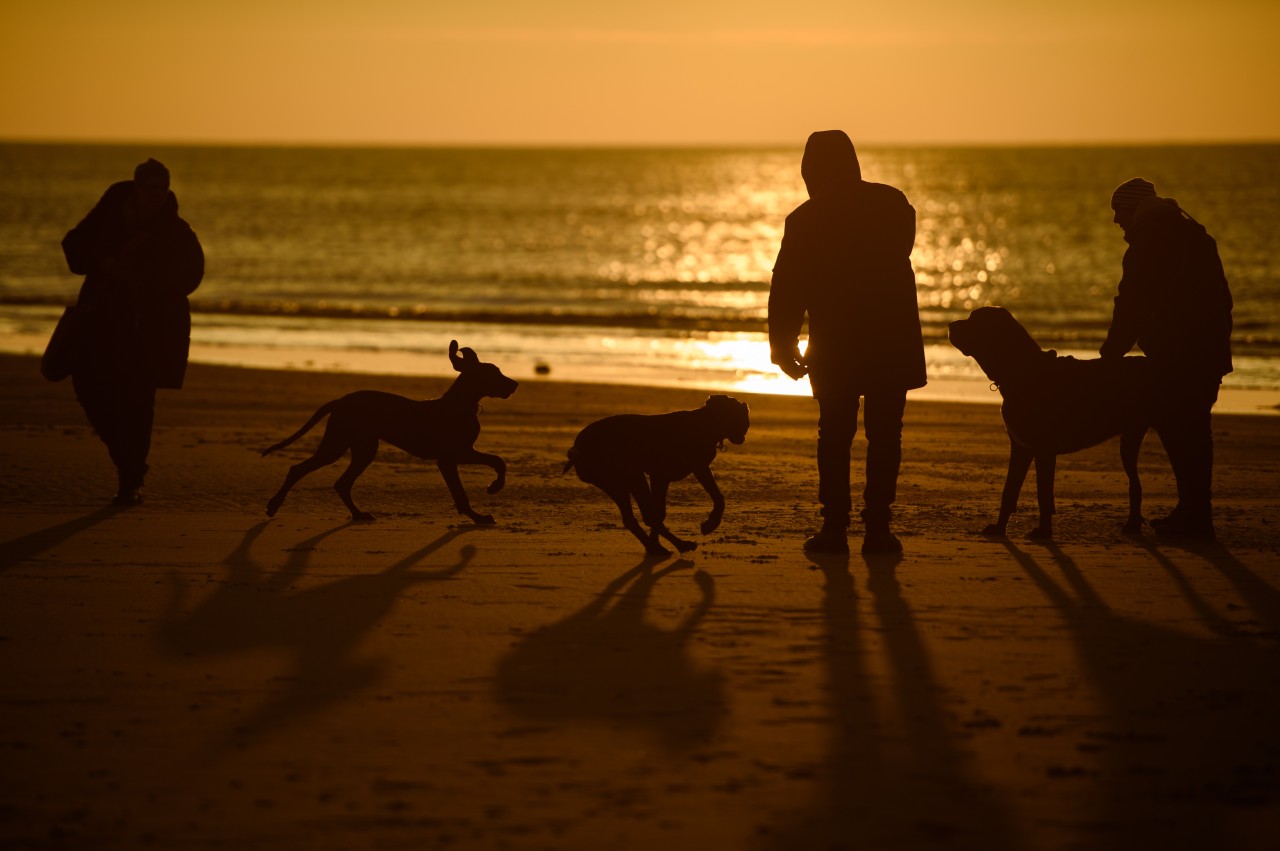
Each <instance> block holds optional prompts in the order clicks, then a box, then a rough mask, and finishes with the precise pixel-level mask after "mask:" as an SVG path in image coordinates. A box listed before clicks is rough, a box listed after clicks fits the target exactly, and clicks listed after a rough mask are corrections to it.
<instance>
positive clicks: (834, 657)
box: [764, 556, 1021, 851]
mask: <svg viewBox="0 0 1280 851" xmlns="http://www.w3.org/2000/svg"><path fill="white" fill-rule="evenodd" d="M809 558H810V561H812V562H813V563H814V565H815V566H816V567H817V568H818V570H820V571H821V572H822V575H823V578H824V579H825V584H824V586H823V591H824V596H823V616H824V619H825V621H826V632H825V647H824V652H823V655H824V657H825V662H826V667H827V692H828V695H827V696H828V703H829V709H830V715H831V739H830V744H829V746H828V749H827V756H826V761H825V762H824V764H823V765H822V766H821V767H820V768H819V770H818V773H817V774H818V777H819V779H820V783H821V788H822V793H821V798H820V801H819V802H818V804H816V805H815V806H814V808H813V809H811V810H807V811H804V812H803V813H802V814H801V815H800V816H799V817H798V818H795V819H792V820H790V821H789V822H788V823H787V824H785V825H784V826H783V827H781V828H779V829H777V830H775V831H773V832H772V833H771V835H770V836H769V837H768V840H767V841H766V842H765V843H764V847H766V848H769V849H776V851H784V849H794V848H823V849H867V848H875V849H915V848H933V847H937V848H965V849H983V851H1010V849H1015V848H1019V847H1021V846H1020V845H1019V844H1018V842H1017V840H1016V838H1015V836H1014V832H1013V830H1012V828H1011V826H1010V821H1009V817H1008V815H1007V813H1005V812H1004V810H1003V808H1002V807H1001V806H1000V805H999V803H998V802H997V801H996V799H995V797H994V794H993V792H992V791H991V790H990V789H989V788H986V787H984V786H982V785H981V783H980V782H979V781H978V780H977V778H975V776H974V774H973V771H972V769H971V767H970V764H969V763H970V760H969V757H968V756H967V755H966V753H965V749H964V746H963V742H962V739H961V736H960V735H959V734H958V733H957V732H956V730H955V729H954V722H953V721H952V720H951V719H949V717H948V715H947V713H946V711H945V709H944V707H943V703H942V699H941V698H942V688H941V686H940V685H939V683H938V681H937V678H936V676H935V675H934V672H933V663H932V661H931V660H930V657H929V653H928V650H927V648H926V647H925V643H924V640H923V636H922V634H921V631H920V627H919V624H918V623H917V621H916V617H915V614H914V612H913V611H912V609H911V607H910V605H909V604H908V603H907V601H906V599H905V598H904V597H903V596H902V593H901V587H900V585H899V583H898V579H897V575H896V568H897V566H898V564H899V562H900V561H901V556H871V557H865V559H864V561H865V564H866V567H867V590H868V591H869V592H870V595H871V604H872V608H873V610H874V612H875V616H876V622H875V623H874V624H870V623H860V621H859V613H858V591H857V588H856V585H855V582H854V578H853V576H852V574H851V573H850V572H849V562H848V557H847V556H810V557H809ZM873 632H874V633H878V634H879V635H880V636H881V638H882V640H883V645H884V653H885V657H886V659H887V662H888V665H887V672H886V674H887V682H885V681H884V680H883V679H881V680H880V681H879V682H877V677H876V675H875V673H874V672H873V668H874V666H870V665H869V664H868V662H869V658H870V654H871V652H872V651H871V649H870V648H869V646H868V645H869V644H870V642H868V640H867V639H868V638H869V637H870V636H871V635H872V634H873Z"/></svg>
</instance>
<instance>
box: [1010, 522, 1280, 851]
mask: <svg viewBox="0 0 1280 851" xmlns="http://www.w3.org/2000/svg"><path fill="white" fill-rule="evenodd" d="M1004 546H1005V547H1006V548H1007V549H1008V550H1009V552H1010V554H1011V555H1012V556H1013V557H1014V559H1015V560H1016V561H1017V563H1018V564H1019V566H1020V567H1021V568H1022V569H1023V571H1024V572H1025V573H1026V574H1027V576H1028V578H1030V579H1031V581H1032V582H1034V583H1035V585H1036V586H1037V587H1038V588H1039V589H1040V590H1041V591H1042V592H1043V593H1044V595H1045V596H1046V597H1047V598H1048V599H1049V600H1050V601H1051V602H1052V603H1053V604H1054V606H1055V607H1057V609H1058V610H1059V612H1060V614H1061V616H1062V618H1063V620H1064V621H1065V623H1066V624H1067V627H1068V629H1069V630H1070V632H1071V637H1072V640H1073V642H1074V643H1075V646H1076V652H1077V656H1078V658H1079V659H1080V663H1081V666H1082V669H1083V673H1084V676H1085V678H1086V681H1087V682H1088V684H1089V685H1090V686H1092V688H1093V689H1094V691H1095V692H1096V695H1097V699H1098V701H1099V702H1100V703H1101V710H1100V712H1099V713H1094V714H1100V715H1101V716H1102V717H1101V718H1100V719H1099V720H1098V721H1097V722H1096V723H1091V724H1089V725H1088V727H1087V728H1086V729H1085V730H1084V731H1083V737H1084V739H1085V741H1082V742H1081V746H1080V747H1081V750H1082V751H1083V752H1090V753H1096V754H1097V759H1098V763H1097V772H1096V783H1097V786H1098V787H1099V788H1098V790H1097V792H1096V794H1093V795H1091V796H1090V801H1089V804H1090V807H1089V811H1086V812H1081V813H1080V818H1079V821H1078V822H1076V823H1075V824H1073V825H1070V827H1071V828H1072V829H1074V830H1076V831H1078V832H1079V835H1080V841H1081V842H1082V843H1085V844H1087V845H1088V847H1091V848H1104V849H1105V848H1115V849H1121V848H1125V849H1127V848H1132V847H1134V846H1135V845H1138V844H1141V845H1143V846H1144V847H1145V846H1150V847H1179V848H1206V847H1214V848H1235V847H1247V843H1246V845H1245V846H1242V845H1240V844H1238V843H1240V842H1243V841H1244V839H1243V838H1242V837H1241V836H1239V835H1233V829H1235V828H1236V827H1237V826H1238V825H1239V824H1242V823H1243V822H1237V821H1236V819H1235V818H1234V817H1236V816H1242V815H1246V814H1247V812H1248V810H1249V809H1251V808H1253V807H1257V806H1261V805H1263V804H1266V803H1267V802H1269V801H1271V800H1273V799H1274V797H1275V795H1276V792H1277V782H1278V779H1277V777H1276V771H1275V762H1274V761H1275V755H1276V754H1280V732H1277V730H1276V728H1275V725H1274V708H1275V705H1276V703H1275V701H1276V697H1277V688H1278V682H1277V679H1276V676H1275V673H1274V672H1275V671H1276V670H1278V669H1280V664H1278V663H1280V654H1278V653H1277V651H1276V649H1275V647H1274V646H1273V645H1269V644H1264V643H1260V642H1256V641H1253V640H1250V639H1249V638H1247V637H1240V636H1239V635H1238V634H1237V635H1227V636H1222V635H1218V636H1211V637H1200V636H1197V635H1194V634H1190V633H1187V632H1184V631H1180V630H1174V629H1169V628H1166V627H1163V626H1158V625H1154V624H1150V623H1145V622H1142V621H1139V620H1135V619H1133V618H1131V617H1128V616H1124V615H1118V614H1116V613H1115V612H1114V611H1113V610H1112V609H1111V608H1110V607H1108V606H1107V605H1106V603H1105V601H1103V600H1102V598H1101V597H1100V596H1099V595H1098V594H1097V592H1096V591H1095V590H1094V588H1093V587H1092V586H1091V585H1090V583H1089V582H1088V580H1087V579H1086V578H1085V576H1084V574H1083V573H1082V572H1081V571H1080V569H1079V568H1078V566H1077V565H1076V564H1075V562H1074V561H1073V560H1072V559H1071V558H1069V557H1068V556H1066V555H1065V554H1064V553H1063V552H1062V551H1061V550H1059V549H1058V548H1057V547H1055V546H1052V545H1050V546H1048V547H1046V553H1047V555H1048V557H1049V558H1051V559H1052V561H1053V563H1054V566H1055V567H1056V568H1057V570H1058V571H1059V572H1060V574H1061V576H1062V582H1059V581H1057V580H1055V579H1054V578H1052V577H1051V576H1050V575H1049V572H1048V570H1046V569H1045V568H1044V567H1042V566H1041V565H1040V564H1039V563H1038V562H1037V560H1036V558H1035V557H1033V556H1031V555H1028V554H1027V553H1026V552H1024V551H1023V550H1021V549H1019V548H1018V547H1017V546H1015V545H1014V544H1012V543H1010V542H1007V541H1006V542H1004ZM1157 563H1159V564H1161V565H1162V566H1164V567H1165V568H1166V570H1168V569H1169V568H1170V567H1171V566H1172V563H1171V562H1170V561H1169V560H1168V559H1167V558H1163V557H1160V558H1157ZM1173 570H1174V573H1175V574H1176V575H1174V576H1173V579H1174V581H1175V583H1177V584H1178V585H1179V587H1180V590H1182V592H1183V594H1184V595H1185V594H1187V593H1193V592H1191V589H1190V585H1189V584H1187V583H1186V582H1185V578H1183V577H1182V576H1181V574H1180V572H1177V570H1176V567H1175V568H1174V569H1173ZM1064 584H1065V586H1066V587H1064ZM1191 606H1192V609H1193V610H1194V611H1196V612H1197V613H1198V614H1200V615H1201V617H1202V619H1204V620H1205V622H1206V624H1207V625H1208V626H1209V627H1210V628H1215V627H1217V628H1219V629H1223V628H1224V627H1225V626H1226V621H1225V620H1224V619H1223V618H1222V617H1220V616H1218V615H1216V614H1214V613H1212V609H1211V607H1210V606H1209V605H1208V604H1207V603H1206V602H1205V601H1203V600H1202V599H1201V600H1195V601H1191ZM1070 711H1071V710H1070V709H1066V708H1064V712H1070ZM1268 759H1269V760H1270V763H1267V760H1268ZM1268 765H1269V767H1268ZM1247 820H1248V819H1247V818H1246V819H1244V821H1247Z"/></svg>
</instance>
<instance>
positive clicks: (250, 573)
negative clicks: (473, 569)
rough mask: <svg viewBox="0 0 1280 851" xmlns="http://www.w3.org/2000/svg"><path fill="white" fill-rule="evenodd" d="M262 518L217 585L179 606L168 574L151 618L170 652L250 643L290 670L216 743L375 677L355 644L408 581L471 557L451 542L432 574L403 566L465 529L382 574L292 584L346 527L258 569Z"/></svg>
mask: <svg viewBox="0 0 1280 851" xmlns="http://www.w3.org/2000/svg"><path fill="white" fill-rule="evenodd" d="M268 523H269V521H264V522H263V523H259V524H257V525H256V526H254V527H253V528H251V529H250V530H249V531H248V532H247V533H246V534H245V536H244V539H243V540H242V541H241V543H240V544H239V546H237V547H236V549H235V550H234V551H233V552H232V553H231V555H230V556H228V558H227V559H226V562H225V564H226V566H227V577H226V579H225V580H224V581H223V582H222V583H220V584H219V585H218V587H217V589H216V590H215V591H214V592H213V593H212V594H210V595H209V596H207V597H205V598H204V599H203V600H201V601H200V602H199V603H198V604H197V605H196V606H195V607H194V608H192V609H190V610H186V607H185V605H184V604H185V600H186V596H187V587H186V585H185V583H184V582H183V581H182V579H181V577H178V576H176V575H175V576H174V577H173V583H174V586H173V593H172V595H171V597H170V600H169V602H168V604H167V609H166V612H165V613H164V615H163V616H162V617H161V619H160V626H159V629H158V638H159V640H160V643H161V644H162V645H163V646H164V647H165V648H166V649H167V650H169V651H170V652H172V653H175V654H180V655H184V656H192V657H208V656H220V655H230V654H237V653H244V652H247V651H251V650H259V649H280V650H284V651H285V652H286V653H287V654H288V655H289V657H290V668H289V670H288V672H287V673H286V674H284V675H282V676H279V677H275V678H273V682H279V683H281V684H282V685H281V688H280V690H279V691H278V692H276V693H274V694H271V695H269V696H268V697H267V698H266V699H265V700H263V701H262V703H261V704H260V705H259V706H258V707H257V708H256V709H255V710H253V711H252V712H251V713H250V714H249V715H248V716H247V717H246V718H245V719H244V721H243V722H242V723H241V724H239V725H237V727H236V729H235V730H234V731H233V733H231V734H229V735H228V741H226V742H224V747H230V746H232V745H234V744H237V743H238V744H243V743H245V742H246V741H247V740H254V739H258V738H262V737H264V736H266V735H268V734H269V733H271V732H273V731H275V730H278V729H280V728H283V727H286V726H288V725H289V724H290V723H294V722H296V721H298V720H300V719H302V718H304V717H306V716H311V715H315V714H316V713H318V712H321V711H323V710H324V709H325V708H326V707H329V706H332V705H335V704H337V703H340V702H341V701H343V700H346V699H348V698H350V697H351V696H353V695H355V694H356V693H358V692H360V691H361V690H364V689H367V688H368V687H370V686H371V685H373V684H374V683H375V682H377V681H378V680H379V679H380V678H381V676H382V675H383V671H384V667H385V666H384V663H383V662H382V660H379V659H376V658H368V657H360V656H358V655H356V649H357V648H358V647H359V646H360V644H361V642H362V640H363V639H364V638H365V636H366V635H368V634H369V632H370V631H371V630H372V629H373V628H374V627H375V626H376V625H377V624H378V623H379V622H380V621H382V620H383V618H385V617H386V615H387V614H388V613H389V612H390V611H391V609H392V607H393V606H394V605H395V603H396V601H397V600H399V599H400V597H401V596H402V595H403V594H404V592H405V591H406V590H407V589H409V588H410V587H412V586H414V585H417V584H420V583H423V582H434V581H441V580H447V579H450V578H452V577H454V576H456V575H457V574H458V573H459V572H460V571H461V570H462V569H463V568H464V567H466V565H467V564H468V563H469V562H470V561H471V560H472V558H473V557H474V556H475V548H474V547H472V546H470V545H467V546H464V547H462V548H461V550H460V552H459V554H458V561H457V562H456V563H455V564H453V565H451V566H449V567H444V568H440V569H438V570H433V571H429V572H428V571H418V570H414V569H413V568H414V567H415V566H416V565H417V564H418V563H419V562H421V561H423V560H425V559H426V558H428V557H430V556H431V555H432V554H434V553H436V552H438V551H440V550H442V549H444V548H445V547H446V546H447V545H448V544H449V543H450V542H452V541H453V540H454V539H455V538H457V537H458V536H459V535H462V534H465V533H466V532H467V531H469V529H468V528H459V529H453V530H450V531H449V532H447V533H446V534H444V535H442V536H441V537H439V538H437V539H436V540H435V541H433V542H431V543H429V544H427V545H426V546H424V547H422V548H421V549H419V550H417V551H416V552H414V553H411V554H410V555H408V556H406V557H405V558H403V559H401V560H400V561H398V562H396V563H395V564H393V565H391V566H390V567H388V568H386V569H385V570H383V571H381V572H378V573H372V574H359V575H354V576H348V577H345V578H343V579H339V580H336V581H333V582H325V583H323V584H320V585H317V586H314V587H311V588H307V589H305V590H301V591H298V590H294V588H293V584H294V582H295V581H296V580H297V579H298V578H300V577H301V576H302V575H303V574H304V573H305V571H306V567H307V562H308V560H309V558H310V554H311V552H312V551H314V549H315V548H316V547H317V546H318V545H319V544H320V542H321V541H323V540H324V539H325V538H327V537H329V536H330V535H333V534H334V533H336V532H339V531H341V530H343V529H345V528H347V527H348V526H350V525H351V523H350V522H348V523H345V524H343V525H341V526H337V527H335V528H333V529H329V530H326V531H324V532H321V533H319V534H317V535H314V536H312V537H311V538H308V539H306V540H305V541H302V542H301V543H299V544H297V545H296V546H294V547H292V548H290V550H289V557H288V559H287V560H286V563H285V564H284V565H283V566H282V568H281V569H280V570H279V571H276V572H274V573H268V572H266V571H265V570H264V569H263V568H262V567H261V566H260V565H259V564H258V563H257V561H256V560H255V559H254V557H253V555H252V552H251V551H252V547H253V544H254V542H255V541H256V540H257V539H258V537H259V536H260V535H261V534H262V532H263V530H264V529H265V528H266V526H267V525H268Z"/></svg>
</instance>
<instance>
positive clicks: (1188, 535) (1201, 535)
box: [1151, 503, 1218, 541]
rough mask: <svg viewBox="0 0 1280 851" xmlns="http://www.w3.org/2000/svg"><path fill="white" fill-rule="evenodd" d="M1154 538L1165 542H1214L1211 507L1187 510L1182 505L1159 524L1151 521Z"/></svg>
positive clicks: (1204, 506)
mask: <svg viewBox="0 0 1280 851" xmlns="http://www.w3.org/2000/svg"><path fill="white" fill-rule="evenodd" d="M1151 525H1152V527H1153V528H1154V529H1155V530H1156V537H1157V538H1160V539H1161V540H1165V541H1216V540H1218V534H1217V532H1215V531H1214V528H1213V506H1211V505H1209V504H1205V505H1202V506H1196V507H1194V508H1188V507H1186V506H1184V505H1183V504H1182V503H1179V504H1178V507H1177V508H1175V509H1174V510H1173V513H1171V514H1170V515H1169V516H1168V517H1165V518H1163V519H1162V520H1161V521H1160V522H1159V523H1157V522H1156V521H1154V520H1153V521H1151Z"/></svg>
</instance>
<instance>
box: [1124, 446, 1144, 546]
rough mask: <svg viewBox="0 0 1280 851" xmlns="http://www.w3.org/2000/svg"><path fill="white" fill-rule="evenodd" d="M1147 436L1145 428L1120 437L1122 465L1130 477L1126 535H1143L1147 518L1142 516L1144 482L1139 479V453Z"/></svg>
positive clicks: (1125, 526)
mask: <svg viewBox="0 0 1280 851" xmlns="http://www.w3.org/2000/svg"><path fill="white" fill-rule="evenodd" d="M1146 436H1147V430H1146V428H1145V427H1144V428H1142V429H1133V430H1131V431H1126V432H1124V433H1123V434H1121V435H1120V463H1121V464H1122V465H1123V466H1124V473H1125V475H1126V476H1128V477H1129V517H1128V519H1127V520H1125V524H1124V528H1123V529H1121V531H1122V532H1124V533H1125V534H1126V535H1140V534H1142V523H1143V521H1144V519H1145V518H1143V516H1142V481H1141V480H1140V479H1139V478H1138V451H1139V450H1140V449H1142V439H1143V438H1144V437H1146Z"/></svg>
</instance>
